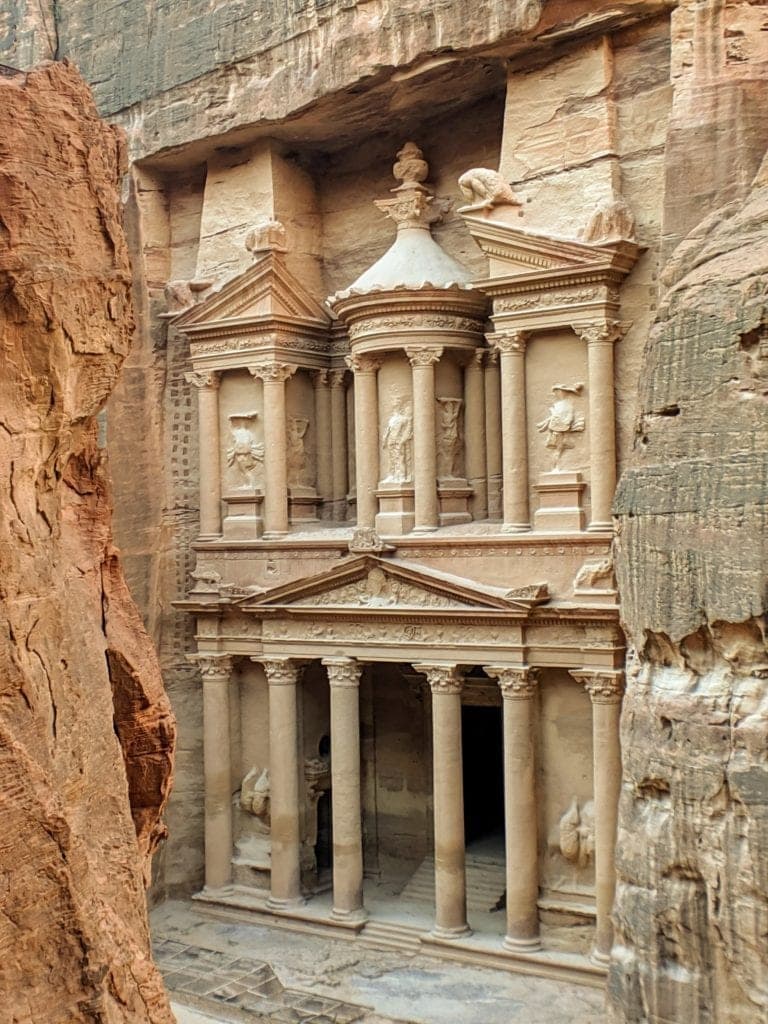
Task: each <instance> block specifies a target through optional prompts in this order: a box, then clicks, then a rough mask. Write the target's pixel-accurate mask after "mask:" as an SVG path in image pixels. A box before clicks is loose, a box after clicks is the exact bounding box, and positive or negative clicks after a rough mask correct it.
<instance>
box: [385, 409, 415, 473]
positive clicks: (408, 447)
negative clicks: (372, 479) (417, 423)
mask: <svg viewBox="0 0 768 1024" xmlns="http://www.w3.org/2000/svg"><path fill="white" fill-rule="evenodd" d="M383 443H384V447H385V449H386V451H387V475H386V477H385V478H384V482H386V483H404V482H405V481H406V480H410V479H411V477H412V472H411V464H412V461H413V456H412V452H413V413H412V412H411V410H410V409H409V408H408V407H407V406H406V404H405V400H404V399H403V398H402V397H400V396H398V397H396V398H395V406H394V409H393V411H392V415H391V416H390V417H389V420H388V421H387V426H386V429H385V431H384V437H383Z"/></svg>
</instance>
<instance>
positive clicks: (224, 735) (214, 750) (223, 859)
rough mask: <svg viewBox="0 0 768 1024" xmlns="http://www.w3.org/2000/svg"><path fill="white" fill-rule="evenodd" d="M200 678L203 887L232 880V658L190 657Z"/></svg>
mask: <svg viewBox="0 0 768 1024" xmlns="http://www.w3.org/2000/svg"><path fill="white" fill-rule="evenodd" d="M190 661H193V662H195V663H196V664H197V665H198V666H199V668H200V674H201V675H202V677H203V774H204V779H205V887H206V889H221V888H222V887H223V886H226V885H229V884H230V883H231V881H232V768H231V763H232V762H231V736H230V725H229V723H230V716H229V701H230V686H231V679H232V659H231V658H230V657H228V656H227V655H210V656H208V655H192V656H191V658H190Z"/></svg>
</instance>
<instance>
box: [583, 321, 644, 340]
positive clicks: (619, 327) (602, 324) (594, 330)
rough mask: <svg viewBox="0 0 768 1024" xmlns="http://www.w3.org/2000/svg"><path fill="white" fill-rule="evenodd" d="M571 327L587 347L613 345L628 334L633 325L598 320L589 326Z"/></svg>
mask: <svg viewBox="0 0 768 1024" xmlns="http://www.w3.org/2000/svg"><path fill="white" fill-rule="evenodd" d="M571 327H572V329H573V331H574V332H575V333H576V334H578V336H579V337H580V338H581V340H582V341H584V342H586V343H587V345H596V344H599V343H603V344H611V345H612V344H613V343H614V342H616V341H619V340H620V339H621V338H622V337H623V336H624V334H626V332H627V331H628V330H629V328H630V327H631V324H629V323H622V322H621V321H620V320H596V321H593V322H592V323H587V324H572V325H571Z"/></svg>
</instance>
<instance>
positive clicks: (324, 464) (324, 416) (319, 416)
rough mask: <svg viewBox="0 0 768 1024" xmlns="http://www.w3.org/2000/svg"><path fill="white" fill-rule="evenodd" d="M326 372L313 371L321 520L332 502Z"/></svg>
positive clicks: (328, 402)
mask: <svg viewBox="0 0 768 1024" xmlns="http://www.w3.org/2000/svg"><path fill="white" fill-rule="evenodd" d="M328 378H329V372H328V370H315V372H314V373H313V374H312V384H313V386H314V389H315V437H316V439H317V440H316V444H315V451H316V452H317V490H318V493H319V495H320V498H321V500H322V502H323V504H322V509H323V518H326V519H327V518H328V515H329V512H330V503H331V500H332V491H333V484H332V469H331V464H332V461H333V446H332V441H331V391H330V381H329V379H328Z"/></svg>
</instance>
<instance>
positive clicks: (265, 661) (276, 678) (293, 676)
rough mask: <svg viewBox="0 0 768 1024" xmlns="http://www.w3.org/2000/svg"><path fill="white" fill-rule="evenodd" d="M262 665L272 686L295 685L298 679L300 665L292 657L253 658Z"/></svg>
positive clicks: (252, 659) (257, 663)
mask: <svg viewBox="0 0 768 1024" xmlns="http://www.w3.org/2000/svg"><path fill="white" fill-rule="evenodd" d="M251 661H253V662H254V663H255V664H256V665H261V666H262V668H263V669H264V674H265V676H266V677H267V683H268V684H269V685H270V686H293V685H295V683H296V682H297V681H298V678H299V669H298V666H297V665H296V664H295V663H294V662H293V661H291V660H290V658H251Z"/></svg>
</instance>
